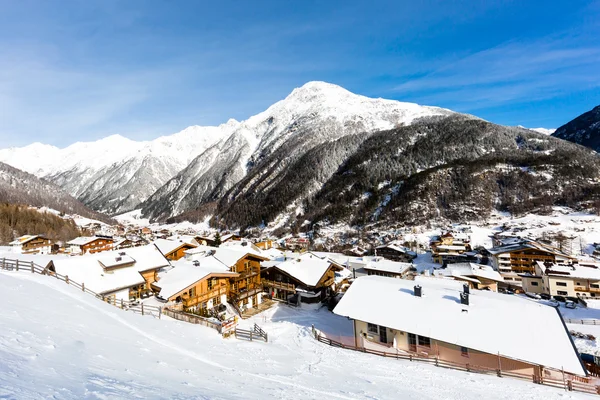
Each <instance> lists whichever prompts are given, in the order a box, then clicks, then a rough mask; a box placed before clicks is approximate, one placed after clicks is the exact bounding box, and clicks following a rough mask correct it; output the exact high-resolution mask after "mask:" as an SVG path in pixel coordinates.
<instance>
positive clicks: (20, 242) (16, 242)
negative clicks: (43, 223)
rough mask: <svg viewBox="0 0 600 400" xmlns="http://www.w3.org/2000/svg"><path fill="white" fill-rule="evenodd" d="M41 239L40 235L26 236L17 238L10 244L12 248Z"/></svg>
mask: <svg viewBox="0 0 600 400" xmlns="http://www.w3.org/2000/svg"><path fill="white" fill-rule="evenodd" d="M38 237H40V235H24V236H21V237H18V238H16V239H15V240H14V241H12V242H10V243H9V245H11V246H21V245H23V244H25V243H28V242H31V241H32V240H33V239H35V238H38Z"/></svg>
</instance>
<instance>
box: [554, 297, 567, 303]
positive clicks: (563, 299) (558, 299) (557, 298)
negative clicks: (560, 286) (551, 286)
mask: <svg viewBox="0 0 600 400" xmlns="http://www.w3.org/2000/svg"><path fill="white" fill-rule="evenodd" d="M554 300H556V301H560V302H561V303H564V302H565V301H567V299H565V298H564V297H563V296H554Z"/></svg>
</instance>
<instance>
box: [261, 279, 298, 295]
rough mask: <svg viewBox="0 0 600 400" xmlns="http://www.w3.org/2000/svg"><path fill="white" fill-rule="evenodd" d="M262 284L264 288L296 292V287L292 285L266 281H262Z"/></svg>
mask: <svg viewBox="0 0 600 400" xmlns="http://www.w3.org/2000/svg"><path fill="white" fill-rule="evenodd" d="M262 283H263V285H264V286H265V287H272V288H275V289H281V290H287V291H289V292H295V291H296V286H295V285H294V284H293V283H285V282H277V281H270V280H268V279H263V280H262Z"/></svg>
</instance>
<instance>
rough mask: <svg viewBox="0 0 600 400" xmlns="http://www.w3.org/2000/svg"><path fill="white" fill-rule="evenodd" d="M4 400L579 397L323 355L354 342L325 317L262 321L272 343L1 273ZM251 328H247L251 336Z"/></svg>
mask: <svg viewBox="0 0 600 400" xmlns="http://www.w3.org/2000/svg"><path fill="white" fill-rule="evenodd" d="M0 299H1V302H2V307H1V308H0V326H1V327H2V329H0V360H1V362H0V398H8V399H40V398H56V399H82V398H90V399H115V398H119V399H120V398H142V399H153V398H169V399H184V398H194V399H265V398H276V399H284V398H295V399H336V398H337V399H466V398H473V399H474V398H478V399H479V398H485V399H514V398H517V397H518V398H525V399H538V398H539V399H542V398H543V399H546V400H549V399H566V398H583V397H585V396H584V395H582V394H574V393H565V392H564V391H562V390H557V389H552V388H548V387H544V386H539V385H534V384H532V383H528V382H522V381H517V380H511V379H506V378H497V377H494V376H482V375H476V374H471V373H464V372H459V371H453V370H446V369H442V368H436V367H434V366H429V365H422V364H418V363H411V362H409V361H397V360H389V359H384V358H380V357H377V356H373V355H369V354H362V353H356V352H352V351H349V350H343V349H338V348H332V347H328V346H326V345H324V344H321V343H319V342H316V341H315V340H314V339H313V338H312V337H311V334H310V325H311V324H313V323H314V324H315V325H316V326H317V327H318V328H320V329H321V330H323V331H325V332H328V333H329V334H336V333H339V334H343V335H348V334H351V324H350V323H349V321H348V320H346V319H343V318H341V317H337V316H335V315H333V314H331V313H330V312H328V311H327V310H326V309H316V308H314V307H307V308H303V309H292V308H288V307H286V306H280V307H275V308H272V309H271V310H269V311H267V312H265V313H263V314H259V315H258V316H256V317H255V319H254V321H256V322H257V323H258V324H259V325H261V326H262V327H263V328H264V329H265V330H266V331H267V332H268V333H269V343H262V342H244V341H239V340H236V339H233V338H231V339H226V340H224V339H221V338H220V336H219V335H218V334H217V333H216V332H215V331H213V330H211V329H210V328H206V327H202V326H197V325H190V324H186V323H183V322H178V321H174V320H171V319H169V318H166V317H165V318H163V319H162V320H158V319H154V318H151V317H144V316H140V315H137V314H131V313H128V312H126V311H121V310H119V309H115V308H114V307H111V306H109V305H107V304H104V303H102V302H100V301H98V300H97V299H95V298H93V297H92V296H89V295H86V294H84V293H81V292H79V291H77V290H75V289H73V287H71V286H67V285H65V284H64V282H60V281H57V280H53V279H50V278H48V277H45V276H40V275H31V274H27V273H24V272H19V273H17V272H0ZM254 321H244V324H250V323H252V322H254Z"/></svg>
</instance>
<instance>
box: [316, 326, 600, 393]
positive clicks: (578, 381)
mask: <svg viewBox="0 0 600 400" xmlns="http://www.w3.org/2000/svg"><path fill="white" fill-rule="evenodd" d="M312 335H313V337H314V338H315V339H316V340H318V341H319V342H321V343H324V344H327V345H329V346H332V347H339V348H342V349H348V350H354V351H360V352H362V353H369V354H374V355H378V356H381V357H387V358H395V359H397V360H408V361H419V362H423V363H427V364H432V365H435V366H436V367H442V368H450V369H455V370H460V371H467V372H474V373H480V374H490V375H496V376H498V377H504V376H506V377H511V378H516V379H523V380H527V381H530V382H533V383H537V384H540V385H546V386H551V387H555V388H561V389H564V390H568V391H576V392H583V393H588V394H600V386H596V385H594V384H592V383H589V382H587V381H589V380H590V378H585V377H579V376H574V375H570V374H566V373H565V372H564V371H557V372H558V373H559V374H561V373H562V379H555V378H549V377H546V376H540V375H536V374H525V373H520V372H514V371H506V370H504V369H502V366H501V363H499V367H498V368H489V367H484V366H480V365H473V364H469V363H465V364H460V363H455V362H452V361H445V360H441V359H439V358H438V357H429V356H423V355H419V354H413V353H401V352H399V351H396V352H395V353H392V352H389V351H381V350H375V349H372V348H366V347H357V346H355V345H352V344H344V343H341V342H338V341H335V340H331V339H329V338H328V337H326V336H324V335H322V334H321V332H319V331H318V330H317V329H315V327H314V325H313V326H312ZM546 369H548V368H546Z"/></svg>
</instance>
